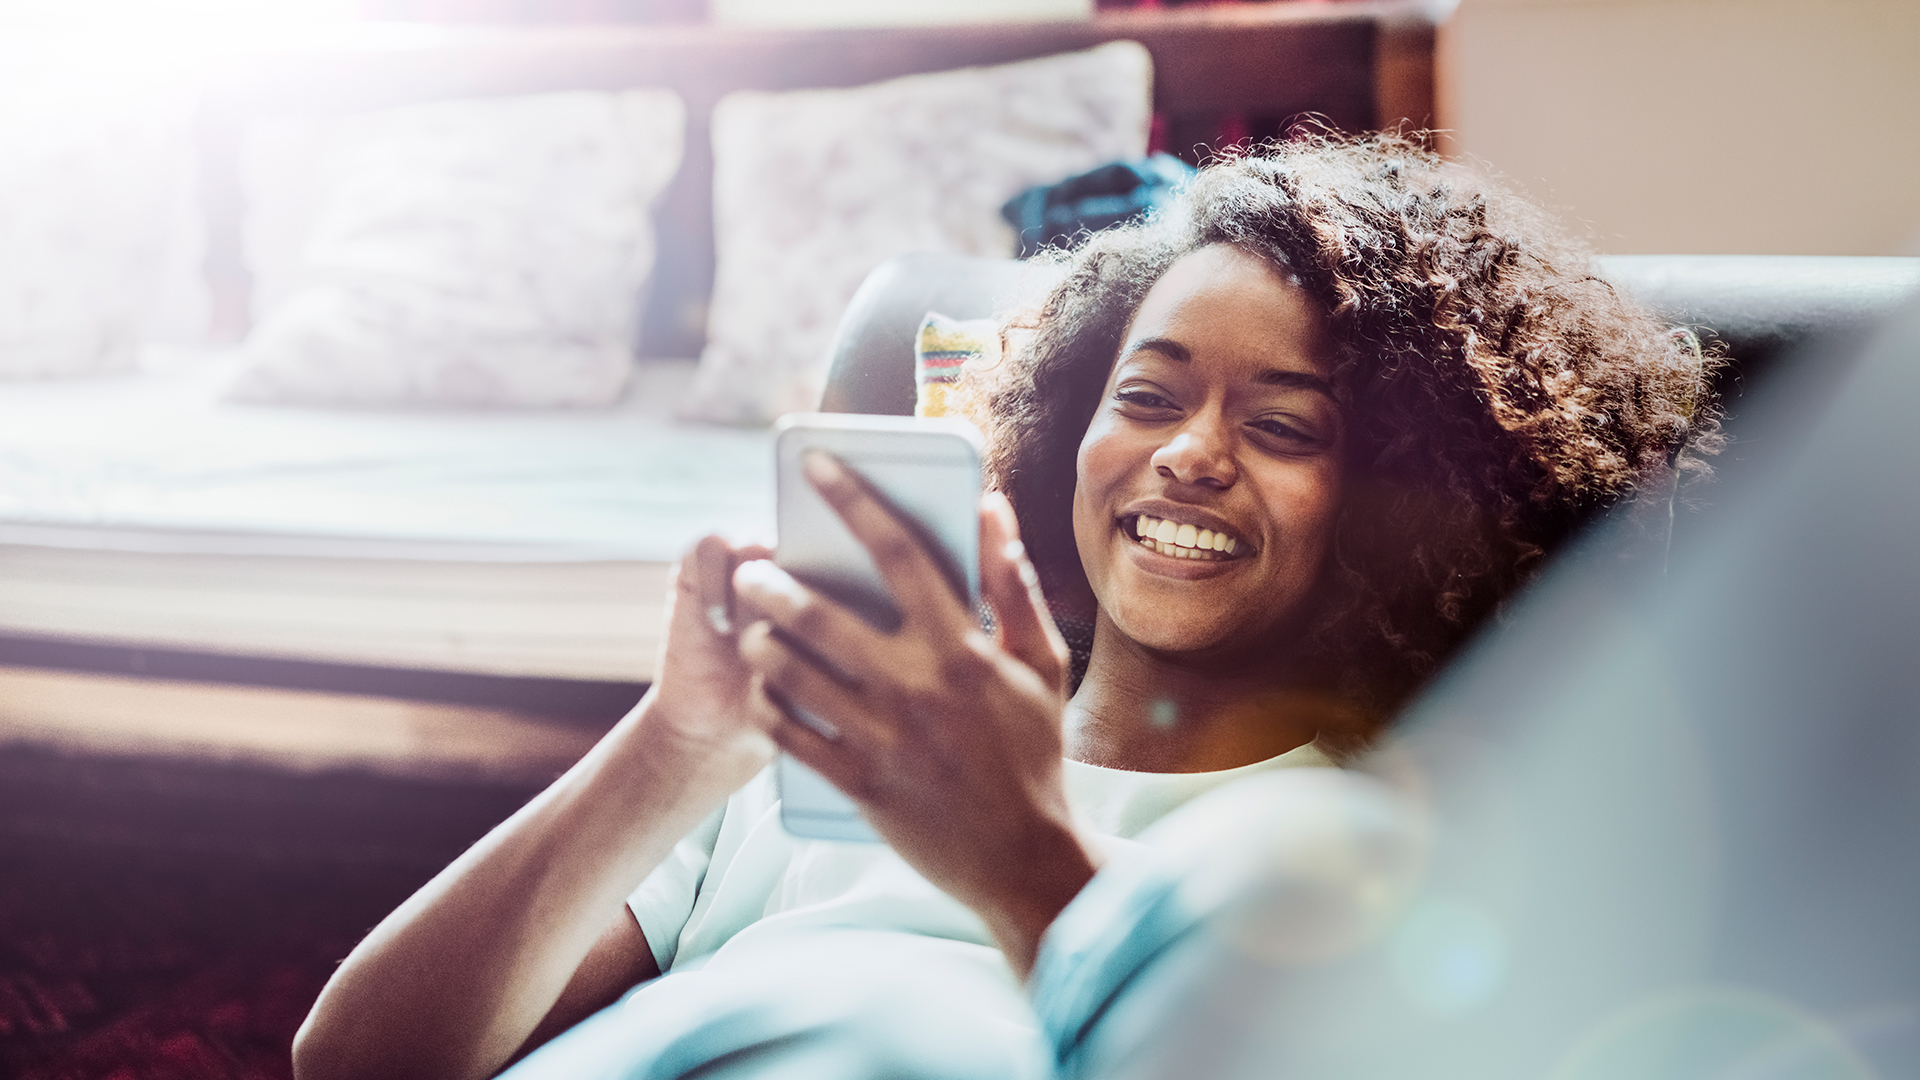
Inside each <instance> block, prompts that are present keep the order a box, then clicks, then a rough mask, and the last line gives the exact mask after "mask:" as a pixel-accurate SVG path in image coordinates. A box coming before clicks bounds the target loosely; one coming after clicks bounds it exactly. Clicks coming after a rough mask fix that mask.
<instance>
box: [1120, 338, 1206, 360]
mask: <svg viewBox="0 0 1920 1080" xmlns="http://www.w3.org/2000/svg"><path fill="white" fill-rule="evenodd" d="M1143 350H1150V351H1152V352H1157V353H1159V354H1160V355H1162V356H1164V357H1166V358H1167V359H1169V360H1178V361H1179V362H1181V363H1183V364H1191V363H1192V362H1193V353H1192V351H1191V350H1189V349H1188V348H1187V347H1186V346H1185V345H1182V344H1180V343H1179V342H1177V341H1175V340H1173V339H1172V338H1163V337H1150V338H1141V339H1140V340H1139V341H1136V342H1134V343H1133V344H1131V345H1129V346H1127V354H1128V355H1132V354H1133V353H1137V352H1141V351H1143Z"/></svg>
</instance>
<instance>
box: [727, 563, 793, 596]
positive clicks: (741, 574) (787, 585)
mask: <svg viewBox="0 0 1920 1080" xmlns="http://www.w3.org/2000/svg"><path fill="white" fill-rule="evenodd" d="M733 582H734V584H735V585H738V586H744V587H747V588H755V589H764V590H765V591H767V592H770V593H773V594H775V595H778V596H785V597H789V598H791V599H794V600H799V599H800V598H801V591H800V583H799V582H797V581H795V580H793V578H792V577H790V576H789V575H788V574H787V572H786V571H785V570H782V569H780V568H779V567H777V566H775V565H773V563H771V562H769V561H767V560H766V559H749V560H748V561H746V562H743V563H741V564H740V568H739V569H737V570H735V571H734V572H733Z"/></svg>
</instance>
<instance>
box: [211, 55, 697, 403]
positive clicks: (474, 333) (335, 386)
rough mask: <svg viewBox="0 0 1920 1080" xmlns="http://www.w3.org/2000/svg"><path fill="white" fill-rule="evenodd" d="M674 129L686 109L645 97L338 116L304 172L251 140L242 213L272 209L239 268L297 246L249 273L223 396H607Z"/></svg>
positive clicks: (498, 102) (559, 97)
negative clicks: (306, 208)
mask: <svg viewBox="0 0 1920 1080" xmlns="http://www.w3.org/2000/svg"><path fill="white" fill-rule="evenodd" d="M684 127H685V114H684V111H683V109H682V106H681V104H680V100H679V98H678V97H676V96H674V95H673V94H672V93H671V92H668V91H664V90H642V91H630V92H625V93H617V94H609V93H586V92H580V93H555V94H539V95H533V96H527V97H510V98H484V99H474V100H460V101H443V102H433V103H429V104H422V105H410V106H405V107H401V108H394V109H386V110H380V111H377V112H370V113H364V114H358V115H353V116H345V117H339V118H336V119H333V120H331V121H328V122H326V123H325V124H324V125H323V126H322V127H321V128H320V129H319V132H318V137H317V138H316V139H314V140H312V141H310V142H309V144H308V145H309V146H310V147H311V148H312V150H311V157H312V158H313V160H314V163H313V164H312V165H311V166H309V167H307V168H305V169H302V168H300V167H299V158H300V157H301V153H300V151H299V149H298V147H297V146H294V147H292V148H290V147H289V141H288V140H286V139H279V140H276V139H275V138H274V137H273V133H271V132H258V133H256V136H255V138H254V139H253V140H252V145H250V147H249V149H248V154H249V159H248V162H247V178H248V182H249V184H250V185H251V187H252V188H253V190H250V191H249V192H248V196H249V202H250V204H252V205H253V206H254V207H256V208H264V209H265V210H267V211H276V209H277V216H275V215H274V214H272V213H259V212H253V213H250V220H249V223H248V227H249V230H250V232H251V233H253V234H254V235H253V236H252V237H250V242H249V250H250V257H251V256H255V255H258V254H259V253H260V252H262V251H267V252H271V251H272V250H273V249H274V246H275V245H274V241H273V237H274V235H275V234H276V231H277V232H278V234H280V235H282V236H284V235H286V234H288V233H289V232H293V233H298V232H302V231H304V233H305V235H304V238H303V240H302V241H301V242H300V244H299V246H298V248H297V249H296V250H297V251H298V263H299V265H298V267H297V268H296V269H294V270H293V271H292V272H291V273H288V271H287V270H286V268H285V267H277V266H273V265H268V266H264V267H261V268H260V270H261V273H260V274H259V280H260V284H261V285H262V286H263V287H262V288H259V289H257V290H256V321H255V327H254V331H253V333H252V335H251V336H250V337H249V338H248V341H247V344H246V362H245V367H244V368H243V370H242V371H241V372H240V374H239V375H238V377H237V378H236V379H235V381H234V382H233V383H232V384H231V385H230V386H229V388H228V395H229V396H230V397H233V398H237V399H241V400H249V401H273V402H312V403H334V404H380V405H392V404H442V405H472V406H563V405H564V406H579V405H603V404H607V403H609V402H611V401H614V400H615V399H617V398H618V397H619V396H620V393H621V391H622V390H623V388H624V387H625V385H626V382H627V377H628V375H629V373H630V371H631V369H632V361H633V345H634V337H635V332H636V328H637V326H638V319H639V310H640V302H641V298H642V296H643V295H644V288H645V285H646V281H647V277H648V275H649V273H650V272H651V270H652V265H653V229H652V221H651V218H650V212H651V209H652V205H653V202H654V199H655V198H656V197H657V196H658V195H659V193H660V191H661V190H662V189H663V188H664V187H665V186H666V184H667V182H668V181H669V180H670V179H671V178H672V176H673V173H674V171H675V170H676V169H677V168H678V167H679V163H680V151H681V142H682V135H683V130H684ZM293 142H294V143H296V144H297V143H298V142H299V140H293ZM303 177H309V178H310V181H309V180H303V179H302V178H303ZM276 184H280V185H283V186H290V187H293V188H300V187H302V186H305V187H306V190H292V191H289V190H277V189H276V187H275V185H276ZM303 202H304V203H307V204H309V205H310V206H311V207H312V209H311V211H310V215H303V214H302V213H301V212H300V211H299V207H300V206H301V204H302V203H303ZM290 221H291V222H292V223H293V224H292V226H290V225H289V222H290ZM308 221H310V225H308V224H307V222H308ZM271 261H272V260H269V262H270V263H271Z"/></svg>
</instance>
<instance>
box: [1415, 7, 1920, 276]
mask: <svg viewBox="0 0 1920 1080" xmlns="http://www.w3.org/2000/svg"><path fill="white" fill-rule="evenodd" d="M1440 48H1441V70H1442V75H1441V87H1440V110H1441V116H1440V122H1441V124H1442V126H1445V127H1448V128H1451V129H1453V130H1454V131H1455V133H1456V134H1455V137H1454V140H1453V145H1452V147H1451V149H1453V150H1455V151H1459V152H1464V153H1466V154H1470V155H1472V156H1474V157H1477V158H1479V159H1481V160H1483V161H1485V162H1487V163H1488V164H1491V165H1492V166H1493V167H1494V168H1495V169H1497V170H1499V171H1500V172H1501V173H1503V174H1505V175H1506V176H1507V177H1509V178H1510V179H1512V180H1513V181H1515V182H1516V183H1518V184H1519V185H1520V186H1521V187H1523V188H1524V189H1526V190H1527V191H1528V192H1529V193H1531V194H1532V195H1533V196H1535V197H1536V198H1538V199H1541V200H1543V201H1544V202H1546V203H1548V204H1549V205H1552V206H1556V207H1559V208H1561V209H1562V210H1563V211H1564V212H1566V213H1568V214H1570V215H1571V216H1573V217H1574V218H1576V219H1579V220H1583V221H1585V222H1586V223H1588V225H1589V226H1590V227H1591V229H1592V231H1593V236H1594V241H1595V243H1597V244H1598V246H1599V247H1600V249H1601V250H1602V251H1606V252H1619V253H1625V252H1647V253H1671V252H1699V253H1749V252H1761V253H1767V252H1772V253H1781V254H1836V255H1892V254H1915V255H1920V0H1798V2H1789V0H1462V2H1461V4H1460V7H1459V9H1458V11H1457V12H1456V13H1455V15H1454V17H1453V20H1452V22H1451V23H1450V24H1449V25H1448V26H1447V28H1446V29H1445V30H1444V31H1443V33H1442V40H1441V45H1440Z"/></svg>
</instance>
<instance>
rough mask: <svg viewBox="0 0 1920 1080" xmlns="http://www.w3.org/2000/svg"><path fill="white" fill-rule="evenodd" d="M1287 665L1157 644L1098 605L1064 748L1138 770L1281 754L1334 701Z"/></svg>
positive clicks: (1186, 768) (1184, 768)
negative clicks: (1200, 655)
mask: <svg viewBox="0 0 1920 1080" xmlns="http://www.w3.org/2000/svg"><path fill="white" fill-rule="evenodd" d="M1276 667H1278V668H1280V669H1282V670H1279V671H1276V670H1275V668H1276ZM1288 667H1291V665H1285V664H1282V665H1274V664H1271V663H1269V664H1263V665H1262V664H1242V665H1233V664H1225V663H1220V664H1215V663H1192V662H1188V661H1187V660H1185V659H1183V658H1180V657H1172V656H1167V655H1165V654H1161V653H1155V652H1152V651H1150V650H1148V649H1145V648H1143V647H1141V646H1140V645H1138V644H1137V643H1135V642H1132V641H1129V640H1127V638H1126V637H1125V635H1123V634H1121V633H1120V632H1119V631H1118V630H1116V629H1115V628H1114V627H1113V626H1112V625H1111V624H1109V623H1108V622H1107V621H1106V617H1105V615H1104V614H1102V615H1101V616H1100V617H1099V618H1098V621H1097V623H1096V626H1095V630H1094V637H1093V655H1092V657H1091V658H1090V659H1089V660H1088V663H1087V674H1086V677H1085V678H1084V679H1082V680H1081V682H1080V689H1079V691H1078V692H1077V693H1075V694H1074V696H1073V700H1072V701H1071V702H1069V703H1068V705H1067V715H1066V732H1065V734H1066V751H1067V756H1068V757H1070V758H1073V759H1074V760H1076V761H1083V762H1086V763H1087V764H1090V765H1101V766H1105V767H1107V768H1114V769H1128V770H1132V771H1135V772H1213V771H1215V770H1219V769H1232V768H1237V767H1239V766H1242V765H1251V764H1253V763H1254V762H1256V761H1265V760H1266V759H1268V758H1271V757H1276V756H1278V755H1280V754H1284V753H1286V752H1287V751H1289V750H1292V749H1294V748H1295V747H1297V746H1301V745H1304V744H1305V743H1308V742H1311V741H1312V740H1313V737H1314V735H1315V733H1316V732H1318V731H1319V729H1320V726H1321V720H1322V718H1323V717H1324V716H1325V710H1326V709H1328V708H1331V707H1335V706H1334V704H1333V702H1332V700H1331V698H1330V697H1329V695H1327V694H1326V693H1324V692H1316V691H1315V690H1313V689H1312V688H1311V687H1310V686H1309V685H1307V683H1306V681H1305V680H1303V679H1301V678H1300V676H1299V675H1298V673H1297V672H1295V673H1289V672H1287V671H1286V670H1284V669H1286V668H1288Z"/></svg>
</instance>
